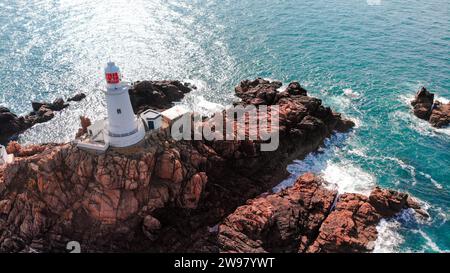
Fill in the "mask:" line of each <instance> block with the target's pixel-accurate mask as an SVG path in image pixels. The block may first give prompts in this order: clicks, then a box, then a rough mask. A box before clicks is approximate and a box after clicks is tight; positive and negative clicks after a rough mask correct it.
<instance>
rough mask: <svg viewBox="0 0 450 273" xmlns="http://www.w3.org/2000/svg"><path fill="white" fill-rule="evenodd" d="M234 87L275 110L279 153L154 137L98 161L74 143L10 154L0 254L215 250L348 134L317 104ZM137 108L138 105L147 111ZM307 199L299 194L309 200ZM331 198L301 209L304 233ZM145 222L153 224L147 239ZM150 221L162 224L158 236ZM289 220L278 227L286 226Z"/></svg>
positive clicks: (257, 86)
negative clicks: (325, 147) (237, 217)
mask: <svg viewBox="0 0 450 273" xmlns="http://www.w3.org/2000/svg"><path fill="white" fill-rule="evenodd" d="M152 85H153V87H149V86H150V85H149V83H145V84H143V86H146V87H145V88H144V87H142V86H141V87H142V88H143V89H141V91H136V92H144V93H147V91H142V90H149V89H148V88H153V89H151V90H154V91H156V92H162V93H164V92H166V93H167V94H169V93H170V92H172V91H173V90H172V87H170V86H168V85H170V84H167V83H165V84H160V85H157V84H155V83H154V82H153V83H152ZM173 85H174V86H177V85H176V84H173ZM155 86H160V87H155ZM163 86H164V87H163ZM183 86H184V85H183ZM240 86H243V87H245V86H247V87H245V88H243V89H242V88H241V89H242V90H241V91H240V92H241V94H242V95H243V96H244V97H248V98H249V101H248V102H245V101H243V102H242V104H243V105H245V104H248V103H249V102H250V100H251V99H253V98H256V97H258V98H263V99H264V101H265V102H267V103H269V102H270V103H276V104H277V105H279V106H280V110H279V112H280V126H279V127H277V128H274V130H278V131H279V133H280V139H279V142H280V143H279V146H278V149H276V150H274V151H271V152H262V151H260V149H259V146H260V145H261V141H259V140H245V141H221V140H212V141H206V140H196V141H188V140H184V141H174V140H173V139H171V138H170V133H167V132H166V131H160V132H158V133H156V134H152V135H151V136H149V137H148V138H146V139H145V141H144V142H143V143H142V145H141V146H139V149H135V150H134V152H133V153H127V152H124V151H123V150H121V149H114V148H111V149H109V150H108V151H107V152H106V153H105V154H103V155H97V154H95V153H90V152H88V151H84V150H80V149H78V148H77V147H76V146H75V145H74V144H71V143H69V144H46V145H37V146H36V147H32V148H28V147H20V146H19V147H18V146H17V145H15V144H14V145H13V146H14V148H13V146H11V148H10V149H11V150H13V153H14V154H15V155H16V156H17V157H16V159H15V161H14V162H13V163H12V164H8V165H6V167H4V168H0V200H10V201H11V208H10V209H9V208H8V210H9V213H8V215H5V216H4V218H2V219H6V220H5V221H0V230H2V231H3V232H1V233H0V251H14V252H18V251H26V250H27V249H29V248H30V247H31V245H33V241H34V242H36V240H39V239H41V238H43V240H44V243H43V248H44V249H43V250H44V251H56V252H57V251H65V244H66V243H67V242H68V241H73V240H76V241H79V242H80V243H81V244H82V248H83V249H84V251H143V250H145V251H178V252H180V251H202V250H212V249H217V245H216V243H214V240H215V239H214V238H213V237H211V236H212V235H211V233H210V232H208V231H207V230H208V228H209V227H210V226H214V225H216V224H217V223H218V222H220V221H221V220H222V219H223V218H224V217H226V216H227V215H229V214H230V213H231V212H233V211H234V210H235V209H236V208H237V207H239V206H240V205H242V204H243V203H245V202H246V200H248V199H250V198H255V197H256V196H258V195H259V194H261V193H263V192H265V191H267V190H268V189H270V188H272V187H273V186H275V185H276V184H277V183H278V182H279V181H280V180H281V179H283V178H284V177H286V175H287V172H286V166H287V164H288V163H290V162H291V160H293V159H295V158H302V157H304V156H305V155H306V154H307V153H309V152H311V151H313V150H315V149H316V148H317V147H319V146H320V145H321V144H322V142H323V140H324V139H325V138H326V137H328V136H329V135H330V134H332V133H333V131H335V130H337V129H342V128H343V127H344V126H340V125H339V124H350V122H346V121H345V119H343V118H341V116H340V115H338V114H336V113H333V112H332V111H331V109H329V108H327V107H324V106H322V102H321V100H319V99H315V98H311V97H307V96H303V95H291V94H289V93H287V92H286V93H285V94H283V95H282V96H278V93H277V94H275V95H274V94H272V93H273V91H276V88H275V87H276V86H278V87H277V88H279V86H281V85H280V83H276V82H275V83H273V82H269V81H264V80H261V79H259V80H256V81H253V82H250V83H249V82H247V83H241V85H240ZM158 88H160V89H158ZM177 88H181V87H177ZM274 88H275V89H274ZM169 89H170V90H172V91H167V90H169ZM237 89H239V88H238V87H237ZM244 89H245V90H244ZM133 90H135V89H133ZM138 90H140V89H139V88H138ZM158 90H159V91H158ZM185 90H186V91H187V89H185ZM247 92H250V93H251V94H250V93H249V94H246V93H247ZM276 92H278V91H276ZM166 93H164V94H165V95H167V94H166ZM176 93H177V92H175V93H174V94H172V95H173V96H177V95H176ZM254 94H258V96H256V95H255V96H254ZM143 96H144V97H146V96H147V95H143ZM168 96H171V95H168ZM250 98H251V99H250ZM272 99H273V101H272ZM143 102H144V104H139V105H142V106H144V105H145V100H144V101H143ZM144 107H145V106H144ZM204 122H209V120H205V121H204ZM350 125H351V124H350ZM350 125H349V127H350ZM38 147H39V148H38ZM311 184H314V183H313V182H311ZM305 190H306V188H305ZM317 190H319V189H317ZM317 190H316V191H317ZM316 191H315V192H316ZM320 191H322V190H320ZM323 192H324V193H323V195H324V197H325V196H328V195H326V194H325V192H326V191H325V190H324V191H323ZM310 193H312V191H311V192H309V193H308V192H305V193H304V194H305V198H309V197H308V196H310ZM318 193H319V192H317V193H316V194H318ZM293 194H294V195H295V193H293ZM317 196H319V195H317ZM328 197H329V199H330V200H328V199H327V200H328V201H327V202H326V203H324V202H323V200H322V199H320V198H319V199H320V200H319V199H317V200H316V195H314V196H311V197H310V199H305V200H311V203H312V204H314V206H313V207H311V208H307V209H306V210H307V211H308V212H309V215H310V218H305V219H304V218H302V221H304V226H305V227H308V229H311V230H312V229H315V228H313V226H316V225H318V223H319V222H320V214H321V211H322V207H321V206H323V209H324V210H326V208H327V207H328V206H330V204H331V203H332V199H333V198H332V196H331V197H330V196H328ZM292 198H295V196H293V197H292ZM277 200H278V201H279V202H284V201H282V200H281V199H277ZM278 201H276V202H275V201H274V202H275V203H274V204H277V202H278ZM299 202H302V201H299ZM3 207H6V205H5V206H3ZM5 211H6V209H5ZM278 213H279V214H280V215H284V213H285V212H283V211H279V212H278ZM147 216H149V217H147ZM145 217H147V219H150V220H147V226H145V229H144V226H143V223H144V218H145ZM150 217H153V218H155V219H157V220H158V221H159V222H160V227H159V228H158V229H157V232H156V231H154V228H153V227H154V226H156V225H153V224H152V222H154V221H153V220H151V219H152V218H150ZM288 218H289V217H288V215H284V216H280V217H279V218H277V219H279V220H280V225H282V226H284V225H288V224H287V222H286V221H287V219H288ZM295 232H296V231H293V230H291V229H289V228H288V229H286V231H285V232H283V233H282V234H281V235H280V236H282V238H285V239H283V240H282V242H283V244H284V243H286V244H288V245H289V246H290V247H291V244H290V243H289V238H291V236H292V235H293V234H295ZM187 234H188V235H189V234H190V235H191V236H186V235H187ZM301 234H302V236H303V238H305V239H302V240H304V241H305V243H304V244H303V245H302V247H303V248H306V246H307V245H308V242H309V241H310V240H312V238H313V235H312V234H311V233H310V232H309V231H307V230H305V231H304V232H303V233H301ZM148 238H151V243H149V239H148ZM270 244H272V245H271V246H270V247H267V249H268V250H281V249H283V247H284V245H280V244H276V243H275V242H274V241H270ZM261 247H263V248H264V247H265V246H261ZM295 247H296V248H297V247H300V246H297V245H296V246H295Z"/></svg>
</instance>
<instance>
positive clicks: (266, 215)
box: [218, 174, 337, 253]
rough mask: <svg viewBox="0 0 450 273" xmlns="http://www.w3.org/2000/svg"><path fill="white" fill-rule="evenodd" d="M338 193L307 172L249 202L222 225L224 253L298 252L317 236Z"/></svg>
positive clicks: (222, 249)
mask: <svg viewBox="0 0 450 273" xmlns="http://www.w3.org/2000/svg"><path fill="white" fill-rule="evenodd" d="M336 195H337V192H336V191H333V190H327V189H325V188H324V187H323V186H322V180H321V179H319V178H317V177H314V175H312V174H305V175H303V176H301V177H299V178H298V179H297V181H296V182H295V184H294V185H293V186H292V187H290V188H288V189H286V190H283V191H282V192H280V193H278V194H272V195H268V196H263V197H259V198H256V199H253V200H250V201H248V202H247V204H246V205H244V206H241V207H239V208H237V209H236V211H235V212H233V213H232V214H231V215H229V216H227V218H225V220H224V221H223V223H222V224H221V225H220V226H219V235H218V244H219V248H220V251H221V252H247V253H251V252H297V250H304V249H305V248H306V247H307V246H308V245H309V244H310V243H311V242H312V241H313V240H314V239H315V234H316V233H317V231H318V229H319V228H320V224H321V223H322V222H323V221H324V220H325V218H326V216H327V214H328V212H329V210H330V209H331V207H332V205H333V202H334V199H335V198H336Z"/></svg>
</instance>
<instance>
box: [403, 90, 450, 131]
mask: <svg viewBox="0 0 450 273" xmlns="http://www.w3.org/2000/svg"><path fill="white" fill-rule="evenodd" d="M411 105H412V106H413V107H414V108H413V111H414V115H416V116H417V117H418V118H420V119H424V120H427V121H428V122H430V124H431V125H432V126H434V127H437V128H441V127H445V126H447V125H448V124H449V123H450V103H447V104H443V103H441V102H440V101H437V100H434V94H433V93H430V92H429V91H428V90H427V89H426V88H425V87H422V88H421V89H419V91H417V93H416V96H415V98H414V100H413V101H412V102H411Z"/></svg>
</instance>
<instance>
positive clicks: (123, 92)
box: [105, 62, 145, 147]
mask: <svg viewBox="0 0 450 273" xmlns="http://www.w3.org/2000/svg"><path fill="white" fill-rule="evenodd" d="M105 78H106V105H107V109H108V118H107V124H106V128H105V129H106V139H107V142H109V145H110V146H112V147H127V146H131V145H134V144H136V143H138V142H139V141H141V140H142V139H143V138H144V136H145V127H144V124H143V123H142V121H141V119H140V118H138V117H136V115H135V114H134V112H133V107H132V106H131V101H130V95H129V94H128V89H129V85H128V84H127V83H125V82H122V75H121V73H120V69H119V67H117V66H116V65H115V64H114V62H108V64H107V66H106V67H105Z"/></svg>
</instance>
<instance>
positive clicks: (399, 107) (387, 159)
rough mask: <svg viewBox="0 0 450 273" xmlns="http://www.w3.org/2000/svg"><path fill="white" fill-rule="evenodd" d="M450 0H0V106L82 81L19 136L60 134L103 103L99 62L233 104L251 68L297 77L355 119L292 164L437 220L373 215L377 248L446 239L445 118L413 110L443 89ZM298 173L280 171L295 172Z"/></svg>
mask: <svg viewBox="0 0 450 273" xmlns="http://www.w3.org/2000/svg"><path fill="white" fill-rule="evenodd" d="M449 5H450V4H449V2H448V0H435V1H432V2H431V3H427V2H426V1H416V0H414V1H400V0H340V1H325V0H314V1H289V0H287V1H264V0H260V1H256V0H247V1H231V0H226V1H186V3H179V2H178V1H144V0H141V1H135V0H133V1H125V0H122V1H121V0H109V1H95V3H94V1H87V0H86V1H85V0H78V1H69V0H66V1H62V0H60V1H5V0H0V41H1V42H0V79H1V80H0V104H1V105H5V106H8V107H10V108H12V109H13V110H14V111H16V112H18V113H25V112H27V111H29V110H30V103H29V101H30V100H32V99H44V100H52V99H54V98H56V97H57V96H65V97H67V96H69V95H72V94H74V93H76V92H79V91H84V92H86V93H87V94H88V95H89V96H88V98H87V100H85V101H83V102H81V103H79V104H72V105H71V106H70V109H69V110H66V111H64V112H63V113H60V114H58V115H57V117H56V118H55V119H54V120H52V121H51V122H49V123H45V124H41V125H39V126H36V127H34V128H33V129H32V130H30V131H28V132H27V133H25V134H24V135H23V136H22V137H21V141H22V142H46V141H68V140H70V139H71V138H72V137H73V135H74V134H75V132H76V129H77V127H78V120H77V116H78V115H80V114H85V115H88V116H90V117H92V118H97V117H100V116H102V115H104V114H105V102H104V100H103V98H102V94H101V93H100V92H99V90H100V89H101V88H103V81H102V78H101V73H102V71H101V70H102V67H103V65H104V63H105V62H106V61H107V60H108V59H114V60H115V61H116V62H117V63H118V64H119V65H120V66H121V68H122V70H123V71H124V73H125V76H126V77H128V78H129V79H130V80H138V79H180V80H188V81H192V82H194V83H195V84H197V85H198V86H199V90H198V91H196V92H195V93H194V94H191V95H190V97H189V98H188V99H187V100H188V101H191V100H194V101H195V99H196V98H199V97H202V98H205V99H207V100H210V101H213V102H216V103H221V104H227V103H229V102H231V100H232V98H233V91H232V90H233V87H234V86H235V85H236V84H237V83H238V82H239V81H240V80H241V79H244V78H255V77H257V76H260V77H265V78H270V79H278V80H281V81H283V82H284V83H288V82H289V81H292V80H298V81H300V82H301V84H302V85H304V86H306V87H307V89H308V90H310V94H312V95H316V96H318V97H320V98H321V99H323V101H324V103H325V104H328V105H330V106H332V107H333V109H335V110H337V111H340V112H342V113H344V114H345V115H346V116H347V117H349V118H352V119H354V120H355V121H356V123H357V125H358V126H357V128H356V129H355V130H354V131H353V132H352V133H350V134H346V135H337V136H335V137H333V138H332V139H331V140H330V141H327V143H326V145H325V147H324V148H323V149H321V150H320V151H319V152H318V153H315V154H312V155H310V156H308V157H307V158H306V159H305V160H303V161H298V162H294V163H293V164H292V165H290V166H289V171H290V172H292V173H293V174H294V175H298V174H300V173H302V172H305V171H311V170H312V171H315V172H317V173H321V174H322V175H323V176H324V177H325V178H326V179H327V180H330V181H331V182H335V183H337V184H338V185H339V190H341V191H351V192H361V193H367V192H368V191H369V190H370V188H371V187H373V186H374V185H381V186H384V187H390V188H394V189H397V190H402V191H407V192H409V193H411V194H412V195H414V196H416V197H417V198H419V199H420V200H421V201H422V202H423V204H424V206H426V208H427V210H428V212H429V213H430V215H431V219H430V220H427V221H424V220H420V219H416V218H415V217H414V215H413V213H412V212H409V211H407V212H405V213H403V214H402V215H400V216H398V217H397V218H395V219H391V220H389V221H384V222H382V223H381V224H380V225H379V227H378V228H379V231H380V237H379V240H378V241H377V243H376V251H419V252H422V251H426V252H435V251H450V222H449V218H450V170H449V166H450V152H449V151H450V129H448V128H447V129H439V130H437V129H433V128H432V127H430V126H429V125H428V124H427V123H426V122H424V121H421V120H418V119H416V118H415V117H414V116H412V115H411V111H410V108H409V106H408V101H409V100H410V99H411V98H412V96H413V95H414V92H415V91H416V90H417V89H418V88H419V87H420V86H421V85H425V86H427V87H428V88H429V89H430V90H432V91H433V92H435V93H436V94H437V95H438V97H439V98H442V99H443V100H448V99H450V77H449V76H450V11H449ZM291 182H292V179H288V180H287V181H284V182H283V185H286V184H289V183H291Z"/></svg>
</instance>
